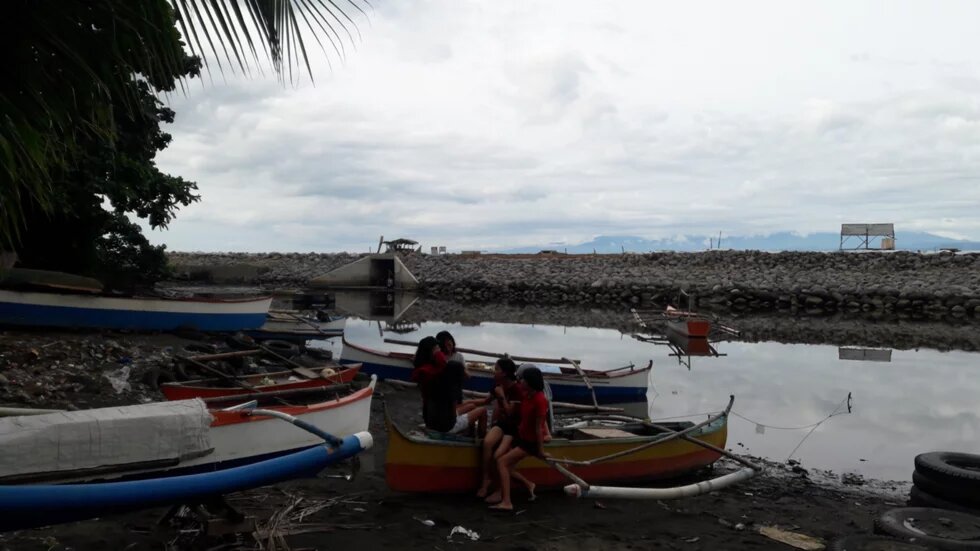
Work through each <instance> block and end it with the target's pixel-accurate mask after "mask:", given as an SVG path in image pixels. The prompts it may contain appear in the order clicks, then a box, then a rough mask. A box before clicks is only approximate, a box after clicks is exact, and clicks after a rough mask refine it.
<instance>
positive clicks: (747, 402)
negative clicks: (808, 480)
mask: <svg viewBox="0 0 980 551" xmlns="http://www.w3.org/2000/svg"><path fill="white" fill-rule="evenodd" d="M443 329H445V330H448V331H450V332H451V333H452V334H453V335H454V336H455V338H456V341H457V343H458V344H459V346H462V347H466V348H475V349H481V350H491V351H497V352H509V353H512V354H519V355H538V356H549V357H561V356H567V357H573V358H578V359H581V360H582V361H583V366H585V367H588V368H593V369H604V368H614V367H619V366H622V365H627V364H629V363H631V362H632V363H635V364H636V365H646V363H647V361H648V360H650V359H652V360H653V362H654V364H653V365H654V369H653V372H652V374H651V381H650V389H649V391H648V393H647V404H638V405H634V406H633V407H632V408H631V409H630V410H629V412H630V413H633V414H643V413H647V414H648V415H649V416H650V417H651V418H654V419H657V418H661V419H662V418H666V417H673V416H679V415H686V414H695V413H704V412H709V411H717V410H720V409H722V408H723V407H724V406H725V404H726V403H727V400H728V395H729V394H734V395H735V406H734V409H733V411H735V412H736V413H738V414H740V415H742V416H744V417H747V418H748V419H751V420H752V421H748V420H745V419H742V418H739V417H735V416H733V417H732V419H731V422H730V428H729V441H728V445H729V447H730V448H732V449H733V450H736V451H738V450H742V451H748V452H749V453H752V454H755V455H762V456H765V457H768V458H771V459H774V460H785V459H787V457H788V456H789V454H790V453H791V452H792V450H793V449H794V448H795V447H796V446H797V445H798V444H799V443H800V441H801V440H802V439H803V438H804V436H806V434H807V432H808V431H809V429H801V430H777V429H774V428H771V427H773V426H780V427H800V426H804V425H811V424H813V423H816V422H819V421H821V420H822V419H824V418H825V417H827V415H829V414H830V413H831V412H832V411H834V410H835V408H837V407H838V406H839V405H840V404H841V402H842V401H844V400H845V399H846V397H847V394H848V393H851V394H852V397H853V399H852V402H851V405H852V408H853V409H852V412H851V413H849V414H845V415H838V416H835V417H833V418H832V419H829V420H828V421H826V422H825V423H823V424H822V425H821V426H819V427H818V428H817V429H816V430H815V431H813V433H812V434H811V435H810V436H809V438H807V439H806V441H805V442H804V443H803V445H802V446H800V448H799V449H798V450H797V451H796V453H795V454H794V455H793V457H794V458H796V459H801V460H802V461H803V464H804V466H807V467H816V468H824V469H832V470H834V471H838V472H857V473H860V474H863V475H865V476H868V477H873V478H882V479H895V480H908V479H910V478H911V475H912V468H913V467H912V459H913V458H914V457H915V455H916V454H917V453H921V452H924V451H932V450H957V451H965V452H972V453H980V416H978V414H980V354H976V353H967V352H938V351H932V350H919V351H899V350H896V351H893V352H892V355H891V361H890V362H869V361H848V360H839V359H838V348H837V347H836V346H823V345H794V344H779V343H737V342H721V343H717V345H716V348H717V350H718V352H719V353H722V354H727V356H722V357H692V358H691V366H690V369H688V367H687V366H685V365H681V364H679V362H678V359H677V358H676V357H670V356H669V354H670V350H669V349H668V348H667V347H666V346H657V345H654V344H649V343H643V342H639V341H637V340H635V339H633V338H631V337H629V336H628V335H622V334H620V333H619V332H618V331H615V330H608V329H594V328H584V327H557V326H542V325H518V324H503V323H483V324H480V325H478V326H464V325H460V324H451V323H448V324H447V323H438V322H428V323H425V324H423V325H422V327H421V329H420V330H418V331H414V332H411V333H406V334H402V335H398V334H392V333H387V334H386V335H385V337H388V338H396V339H403V340H418V339H420V338H422V337H423V336H426V335H435V334H436V332H438V331H441V330H443ZM347 338H348V339H350V340H352V341H353V342H356V343H361V344H365V345H369V346H372V347H376V348H380V349H398V350H409V348H407V347H400V346H397V345H391V344H386V343H384V342H383V341H382V337H381V336H380V335H379V329H378V325H377V322H372V321H368V320H360V319H354V318H351V319H349V320H348V324H347ZM334 341H336V342H334ZM324 346H327V347H330V348H332V349H333V351H334V353H335V354H336V355H337V356H339V354H340V348H341V343H340V342H339V339H334V340H331V341H328V342H327V343H325V344H324ZM685 361H686V359H685ZM844 411H846V408H845V409H844ZM757 423H760V424H764V425H769V426H770V427H769V428H763V427H759V426H758V425H757Z"/></svg>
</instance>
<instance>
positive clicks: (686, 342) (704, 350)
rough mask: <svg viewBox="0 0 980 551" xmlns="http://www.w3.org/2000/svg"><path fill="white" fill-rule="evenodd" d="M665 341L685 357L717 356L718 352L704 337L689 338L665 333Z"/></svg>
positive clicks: (670, 332)
mask: <svg viewBox="0 0 980 551" xmlns="http://www.w3.org/2000/svg"><path fill="white" fill-rule="evenodd" d="M667 340H668V341H669V342H670V343H671V344H673V345H674V346H675V347H676V348H677V350H678V351H679V352H682V353H683V354H684V355H687V356H718V355H719V354H718V352H717V351H716V350H715V348H714V347H713V346H711V342H710V341H709V340H708V339H707V338H706V337H690V336H687V335H681V334H679V333H674V332H673V331H668V332H667Z"/></svg>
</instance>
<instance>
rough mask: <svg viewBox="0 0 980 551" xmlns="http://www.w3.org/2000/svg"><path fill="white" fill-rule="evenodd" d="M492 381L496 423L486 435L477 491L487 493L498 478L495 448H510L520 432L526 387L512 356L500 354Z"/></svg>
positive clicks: (494, 419)
mask: <svg viewBox="0 0 980 551" xmlns="http://www.w3.org/2000/svg"><path fill="white" fill-rule="evenodd" d="M493 383H494V386H493V388H492V389H491V390H490V396H489V400H491V401H492V402H493V403H494V409H493V426H492V427H491V428H490V430H489V431H488V432H487V435H486V436H485V437H484V438H483V449H482V453H483V463H482V465H483V483H482V484H481V485H480V489H479V491H477V493H476V495H477V497H480V498H485V497H487V493H489V491H490V485H491V483H492V482H493V479H495V478H496V474H497V473H496V469H494V463H493V459H494V451H495V450H498V449H499V450H502V451H506V450H508V449H510V442H511V439H513V437H514V435H516V434H517V426H518V421H519V412H518V409H519V408H520V403H521V400H523V398H524V390H523V387H522V386H521V385H520V383H518V382H517V365H516V364H514V361H513V360H511V359H510V358H501V359H499V360H497V363H496V364H494V366H493Z"/></svg>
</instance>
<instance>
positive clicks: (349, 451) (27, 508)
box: [0, 410, 373, 531]
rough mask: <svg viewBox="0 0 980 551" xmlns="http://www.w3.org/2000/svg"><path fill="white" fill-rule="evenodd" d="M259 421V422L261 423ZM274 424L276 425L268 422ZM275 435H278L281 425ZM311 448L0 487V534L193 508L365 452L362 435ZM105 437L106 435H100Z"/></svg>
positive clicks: (319, 434) (326, 437)
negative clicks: (195, 469) (221, 464)
mask: <svg viewBox="0 0 980 551" xmlns="http://www.w3.org/2000/svg"><path fill="white" fill-rule="evenodd" d="M252 414H253V415H274V416H275V417H278V418H279V419H282V420H285V421H289V422H291V423H293V424H294V425H297V427H299V428H296V429H291V430H292V431H294V432H300V428H302V429H303V430H307V429H306V428H305V427H302V425H301V424H300V423H298V422H297V420H296V419H295V418H291V417H290V416H289V415H284V414H281V413H278V412H274V411H273V412H267V411H264V410H252ZM267 421H268V420H266V421H263V422H267ZM271 421H273V422H275V423H279V424H280V425H281V421H278V420H276V419H272V420H271ZM279 430H284V428H283V427H282V426H280V427H279ZM307 434H313V435H314V436H315V437H316V438H317V443H315V444H314V445H312V446H308V447H306V448H305V449H301V450H299V451H293V452H288V453H285V454H283V455H281V456H280V457H275V458H270V459H264V460H257V461H254V462H250V463H248V464H245V465H241V466H237V467H229V468H216V469H215V470H211V471H209V472H200V473H197V474H184V475H175V474H174V473H169V472H164V473H156V474H154V475H150V476H148V477H145V478H142V479H139V480H126V481H112V482H92V483H69V484H23V485H11V484H6V485H4V484H0V531H7V530H22V529H27V528H35V527H38V526H45V525H50V524H56V523H62V522H71V521H77V520H84V519H88V518H94V517H99V516H103V515H106V514H113V513H121V512H128V511H132V510H135V509H142V508H149V507H157V506H161V505H171V504H180V503H197V502H201V501H204V500H208V499H213V498H214V497H215V496H221V495H224V494H227V493H231V492H237V491H241V490H247V489H249V488H256V487H260V486H266V485H269V484H275V483H277V482H281V481H285V480H290V479H294V478H300V477H312V476H316V474H317V473H319V472H320V471H321V470H323V469H324V468H326V467H328V466H330V465H333V464H336V463H338V462H340V461H343V460H345V459H348V458H350V457H353V456H355V455H357V454H358V453H360V452H362V451H364V450H367V449H370V448H371V447H372V445H373V439H372V437H371V434H370V433H368V432H358V433H355V434H352V435H348V436H346V437H344V438H337V437H335V436H333V435H331V434H329V433H326V432H324V431H322V430H314V431H313V432H312V433H307ZM106 436H108V434H107V435H106Z"/></svg>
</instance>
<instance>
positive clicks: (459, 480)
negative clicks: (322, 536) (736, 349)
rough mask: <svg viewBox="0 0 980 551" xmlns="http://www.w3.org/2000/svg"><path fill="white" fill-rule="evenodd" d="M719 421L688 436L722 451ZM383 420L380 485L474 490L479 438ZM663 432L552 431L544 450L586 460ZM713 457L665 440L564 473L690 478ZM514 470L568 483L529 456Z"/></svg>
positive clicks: (594, 478)
mask: <svg viewBox="0 0 980 551" xmlns="http://www.w3.org/2000/svg"><path fill="white" fill-rule="evenodd" d="M727 419H728V418H727V416H721V417H719V418H718V419H717V420H715V421H712V422H711V423H709V424H707V425H705V426H703V427H701V428H699V429H697V430H695V431H692V432H691V433H689V436H691V437H692V438H697V439H700V440H703V441H704V442H707V443H709V444H713V445H715V446H717V447H719V448H724V447H725V441H726V440H727V437H728V422H727ZM385 423H386V425H387V428H388V450H387V453H386V456H385V480H386V482H387V484H388V487H389V488H391V489H392V490H396V491H400V492H472V491H475V490H476V489H477V488H478V487H479V485H480V480H481V466H480V452H481V446H480V442H479V441H477V440H475V439H473V438H458V439H455V440H448V439H442V438H452V437H442V438H433V437H430V436H427V435H425V434H423V433H414V432H413V433H411V434H409V433H406V432H405V431H404V430H402V429H401V428H400V427H398V426H397V425H395V424H394V423H393V422H392V420H391V418H390V417H388V416H387V413H386V416H385ZM662 425H663V426H664V427H666V428H669V429H670V430H676V431H680V430H684V429H687V428H690V427H693V426H694V425H693V423H662ZM665 434H667V432H666V431H662V430H659V429H657V428H655V427H652V426H650V425H649V424H648V423H643V422H639V421H637V422H635V423H629V424H623V425H621V426H619V427H616V428H608V427H606V428H565V429H558V430H556V431H554V433H553V439H552V440H551V442H549V443H547V444H546V445H545V451H547V452H548V454H550V455H551V456H552V457H555V458H561V459H574V460H579V461H587V460H590V459H596V458H600V457H604V456H608V455H610V454H614V453H618V452H623V451H626V450H630V449H633V448H636V447H638V446H641V445H643V444H646V443H649V442H651V441H653V440H655V439H657V438H659V437H663V436H664V435H665ZM719 457H721V455H720V454H719V453H718V452H715V451H712V450H709V449H706V448H704V447H701V446H698V445H697V444H693V443H691V442H688V441H686V440H682V439H673V440H669V441H665V442H663V443H660V444H654V445H652V446H650V447H647V448H645V449H641V450H639V451H636V452H635V453H631V454H628V455H624V456H622V457H618V458H615V459H612V460H610V461H607V462H599V463H595V464H592V465H582V466H572V465H569V466H568V469H569V470H570V471H571V472H572V473H574V474H576V475H578V476H579V477H580V478H582V479H584V480H586V481H588V482H589V483H590V484H592V483H604V482H605V483H608V482H643V481H650V480H658V479H668V478H673V477H677V476H679V475H683V474H686V473H690V472H693V471H695V470H697V469H700V468H702V467H706V466H708V465H711V464H712V463H714V462H715V461H716V460H717V459H718V458H719ZM517 470H518V471H519V472H520V473H521V474H523V475H524V476H526V477H527V478H528V479H529V480H531V481H532V482H534V483H535V484H538V485H539V486H541V487H542V488H544V487H560V486H564V485H565V484H567V483H568V479H567V478H565V476H564V475H562V474H561V473H560V472H558V471H557V470H556V469H554V468H553V467H551V466H549V465H548V464H546V463H545V462H543V461H541V460H540V459H537V458H527V459H524V460H523V461H521V462H520V463H518V466H517Z"/></svg>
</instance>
